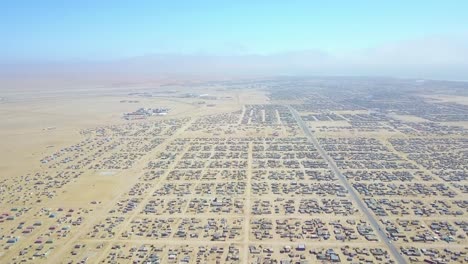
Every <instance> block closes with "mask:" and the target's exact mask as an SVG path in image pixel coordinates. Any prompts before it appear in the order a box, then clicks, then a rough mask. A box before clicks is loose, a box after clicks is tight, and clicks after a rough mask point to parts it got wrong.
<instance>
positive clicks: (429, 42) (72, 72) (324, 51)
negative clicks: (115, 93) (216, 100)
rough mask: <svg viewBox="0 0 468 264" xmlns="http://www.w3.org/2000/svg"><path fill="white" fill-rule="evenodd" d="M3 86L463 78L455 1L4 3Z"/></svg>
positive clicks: (466, 53) (463, 23) (463, 40)
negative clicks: (163, 79)
mask: <svg viewBox="0 0 468 264" xmlns="http://www.w3.org/2000/svg"><path fill="white" fill-rule="evenodd" d="M3 5H4V10H7V12H6V15H5V16H4V17H2V18H1V20H2V21H3V23H1V25H0V33H1V34H2V36H4V41H3V42H4V43H3V49H1V50H0V70H1V73H0V77H1V78H2V79H17V78H23V77H28V76H29V77H31V78H52V79H56V78H68V77H69V76H80V75H81V76H83V77H87V78H98V77H99V76H103V75H107V76H108V77H109V78H113V79H115V80H119V79H122V75H127V76H135V77H136V78H138V77H143V76H146V77H148V76H152V77H157V76H179V75H181V76H193V75H200V76H209V75H222V76H257V75H330V76H336V75H349V76H355V75H357V76H391V77H403V78H425V79H449V80H468V76H467V75H468V74H467V72H468V26H467V25H468V18H467V17H466V15H465V14H464V12H463V10H467V9H468V4H466V3H462V2H461V1H445V2H443V3H442V2H438V1H412V2H410V3H408V2H403V1H396V2H395V1H394V2H392V3H378V4H377V3H374V2H372V1H357V2H353V3H338V2H333V1H332V2H330V3H326V4H325V3H314V2H309V1H297V2H294V3H292V4H286V3H270V2H263V1H259V2H255V3H250V2H248V1H236V3H229V4H220V3H218V2H216V1H197V3H191V2H186V3H160V2H152V1H142V2H140V4H129V3H125V2H120V1H112V2H106V1H101V2H99V3H96V2H93V1H91V2H80V3H73V4H63V3H60V2H57V1H42V2H41V3H40V4H34V3H33V4H30V5H24V4H21V3H17V2H12V3H7V4H3Z"/></svg>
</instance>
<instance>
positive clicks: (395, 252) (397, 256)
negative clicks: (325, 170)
mask: <svg viewBox="0 0 468 264" xmlns="http://www.w3.org/2000/svg"><path fill="white" fill-rule="evenodd" d="M288 108H289V110H290V111H291V113H292V114H293V116H294V118H295V119H296V121H297V123H298V124H299V126H300V127H301V128H302V130H303V131H304V133H305V135H306V136H307V137H308V138H309V139H310V140H311V141H312V143H313V144H314V146H315V148H316V149H317V150H318V152H319V153H320V155H321V156H322V157H323V158H324V159H325V160H326V161H327V163H328V165H329V166H330V168H331V170H332V171H333V173H334V174H335V175H336V176H337V177H338V179H340V181H341V183H342V184H343V185H344V187H345V188H346V189H347V190H348V192H349V194H350V195H351V198H352V199H353V200H354V201H355V203H356V205H357V206H358V207H359V209H361V211H362V212H363V213H364V215H365V216H366V217H367V219H368V220H369V222H370V224H371V226H372V228H373V229H374V230H375V231H376V233H377V235H378V236H379V238H380V241H382V242H383V243H385V245H386V246H387V247H388V249H389V250H390V253H391V254H392V256H393V257H394V258H395V260H396V261H397V262H398V263H402V264H403V263H407V262H406V260H405V258H404V257H403V256H402V255H401V254H400V252H399V251H398V249H397V248H396V247H395V245H393V243H392V241H390V239H389V238H388V237H387V235H386V234H385V233H384V231H383V230H381V229H380V226H379V224H378V222H377V219H376V218H375V217H374V215H373V214H372V213H371V211H370V210H369V209H368V208H367V206H366V205H365V204H364V202H363V201H362V200H361V198H360V197H359V195H358V194H357V192H356V191H355V190H354V188H353V187H352V186H351V184H349V182H348V180H347V179H346V177H345V176H343V174H341V172H340V170H339V169H338V167H337V166H336V163H335V161H334V160H333V159H332V158H331V157H330V156H328V154H327V153H326V152H325V150H323V148H322V146H320V144H319V142H318V140H317V139H316V138H315V136H314V135H313V134H312V132H311V131H310V129H309V127H308V126H307V125H306V124H305V123H304V121H303V120H302V118H301V117H300V115H299V114H298V113H297V111H296V110H295V109H294V108H292V107H291V106H289V105H288Z"/></svg>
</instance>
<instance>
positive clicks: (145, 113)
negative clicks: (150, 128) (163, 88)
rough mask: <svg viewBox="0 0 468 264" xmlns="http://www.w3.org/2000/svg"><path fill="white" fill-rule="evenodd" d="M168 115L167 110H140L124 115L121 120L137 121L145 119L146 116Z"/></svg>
mask: <svg viewBox="0 0 468 264" xmlns="http://www.w3.org/2000/svg"><path fill="white" fill-rule="evenodd" d="M168 113H169V109H168V108H164V107H160V108H140V109H138V110H136V111H135V112H131V113H125V114H124V115H123V118H124V119H125V120H137V119H146V118H147V117H148V116H154V115H157V116H165V115H167V114H168Z"/></svg>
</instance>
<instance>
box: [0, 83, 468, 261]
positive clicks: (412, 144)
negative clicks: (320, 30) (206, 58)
mask: <svg viewBox="0 0 468 264" xmlns="http://www.w3.org/2000/svg"><path fill="white" fill-rule="evenodd" d="M336 87H340V89H336ZM437 87H445V88H446V89H445V90H443V89H440V90H439V94H438V95H437V96H434V95H433V94H432V95H431V96H429V95H428V94H429V93H428V92H427V91H430V90H431V89H434V88H437ZM467 87H468V84H466V83H460V82H442V81H426V82H421V81H417V82H416V81H414V80H409V79H408V80H396V79H391V78H345V77H342V78H338V77H337V78H331V77H329V78H299V77H297V78H296V77H294V78H293V77H283V78H270V79H249V80H235V81H212V82H202V81H200V82H191V83H184V82H180V83H177V84H174V83H173V84H166V85H163V84H145V85H129V86H126V87H125V86H119V87H112V86H110V87H105V88H102V87H101V88H98V89H94V88H92V87H89V88H84V89H50V90H48V91H46V92H44V91H35V90H30V91H26V92H21V93H19V92H16V91H15V90H11V91H5V92H4V93H3V94H2V100H1V101H0V115H1V116H2V122H1V123H0V128H1V129H0V148H1V149H2V152H1V154H0V155H1V161H2V162H1V163H0V262H1V263H258V264H260V263H262V264H263V263H466V262H467V261H468V254H467V253H468V243H467V235H468V218H467V214H468V196H467V193H468V179H467V176H468V175H467V173H468V162H467V160H468V128H467V124H468V107H467V105H468V93H467V92H468V89H467Z"/></svg>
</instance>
